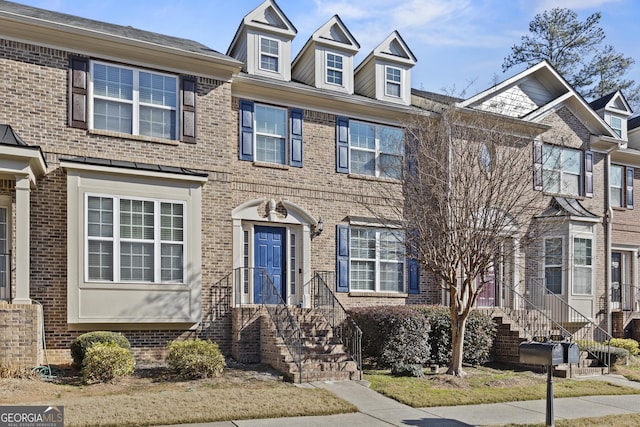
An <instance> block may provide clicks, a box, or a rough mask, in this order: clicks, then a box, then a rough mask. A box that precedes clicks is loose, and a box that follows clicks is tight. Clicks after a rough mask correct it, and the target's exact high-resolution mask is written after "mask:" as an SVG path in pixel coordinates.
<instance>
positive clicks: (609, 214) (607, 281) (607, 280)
mask: <svg viewBox="0 0 640 427" xmlns="http://www.w3.org/2000/svg"><path fill="white" fill-rule="evenodd" d="M605 168H606V169H605V174H604V185H605V189H606V191H605V209H606V212H605V228H604V245H605V258H604V259H605V262H604V301H605V316H606V319H607V333H608V334H609V335H610V336H611V332H612V325H611V235H612V223H613V209H612V208H611V195H610V192H611V188H610V187H609V174H610V172H611V150H609V151H607V154H606V163H605Z"/></svg>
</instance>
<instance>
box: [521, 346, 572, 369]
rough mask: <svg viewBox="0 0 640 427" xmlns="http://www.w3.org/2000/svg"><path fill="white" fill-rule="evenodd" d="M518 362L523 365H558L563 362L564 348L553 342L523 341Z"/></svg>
mask: <svg viewBox="0 0 640 427" xmlns="http://www.w3.org/2000/svg"><path fill="white" fill-rule="evenodd" d="M520 363H523V364H525V365H544V366H558V365H561V364H563V363H565V358H564V348H563V346H562V344H560V343H555V342H523V343H521V344H520Z"/></svg>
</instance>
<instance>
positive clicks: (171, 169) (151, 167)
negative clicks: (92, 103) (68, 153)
mask: <svg viewBox="0 0 640 427" xmlns="http://www.w3.org/2000/svg"><path fill="white" fill-rule="evenodd" d="M60 161H65V162H71V163H80V164H85V165H94V166H106V167H113V168H123V169H133V170H140V171H147V172H162V173H173V174H178V175H188V176H198V177H207V176H209V174H208V173H206V172H196V171H193V170H191V169H187V168H181V167H177V166H164V165H156V164H151V163H140V162H129V161H126V160H112V159H101V158H97V157H64V158H62V157H61V158H60Z"/></svg>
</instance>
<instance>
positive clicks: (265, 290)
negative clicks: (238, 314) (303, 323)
mask: <svg viewBox="0 0 640 427" xmlns="http://www.w3.org/2000/svg"><path fill="white" fill-rule="evenodd" d="M258 274H260V276H261V277H260V278H261V280H262V305H263V307H264V308H265V309H266V310H267V312H268V313H269V315H270V317H271V320H272V321H273V323H274V324H275V326H276V330H277V331H278V336H279V337H280V338H282V341H283V342H284V344H285V346H286V347H287V350H288V351H289V354H290V355H291V357H292V358H293V362H294V363H295V364H296V366H297V368H298V374H299V376H298V382H300V383H302V331H301V330H300V326H298V323H297V322H296V320H295V318H294V317H293V314H291V311H290V310H289V307H288V306H287V304H285V302H284V300H283V299H282V295H280V292H278V290H277V288H276V286H275V285H274V283H273V280H271V277H270V276H269V275H268V274H267V272H266V271H264V270H262V269H260V271H258Z"/></svg>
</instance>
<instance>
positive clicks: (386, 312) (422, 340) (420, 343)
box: [350, 306, 430, 367]
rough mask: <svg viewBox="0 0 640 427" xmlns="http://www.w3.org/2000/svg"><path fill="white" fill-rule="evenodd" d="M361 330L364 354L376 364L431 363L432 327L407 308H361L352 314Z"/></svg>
mask: <svg viewBox="0 0 640 427" xmlns="http://www.w3.org/2000/svg"><path fill="white" fill-rule="evenodd" d="M350 313H351V315H352V316H353V318H354V320H355V321H356V323H357V324H358V326H360V328H361V329H362V352H363V356H364V357H366V358H369V359H370V361H371V362H372V363H373V364H376V365H378V366H381V367H391V366H393V365H395V364H406V365H424V364H426V363H427V362H428V361H429V351H430V348H429V330H430V329H429V323H428V322H427V320H426V318H425V317H424V315H423V314H422V313H420V312H418V311H416V310H415V309H413V308H411V307H407V306H377V307H362V308H357V309H353V310H351V312H350Z"/></svg>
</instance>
